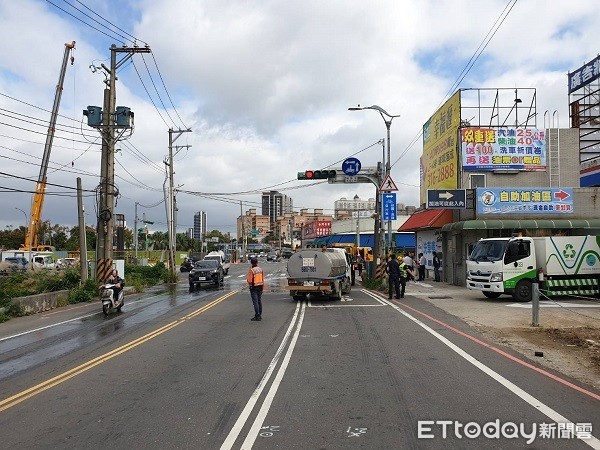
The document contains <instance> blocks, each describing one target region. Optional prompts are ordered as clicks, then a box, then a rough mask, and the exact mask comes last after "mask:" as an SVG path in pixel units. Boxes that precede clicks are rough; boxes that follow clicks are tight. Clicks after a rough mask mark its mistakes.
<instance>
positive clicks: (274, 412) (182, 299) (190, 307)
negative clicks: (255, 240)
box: [0, 262, 600, 449]
mask: <svg viewBox="0 0 600 450" xmlns="http://www.w3.org/2000/svg"><path fill="white" fill-rule="evenodd" d="M261 266H262V267H263V268H264V269H265V271H266V272H267V289H266V291H265V293H264V294H263V320H262V321H261V322H251V321H250V318H251V317H252V316H253V309H252V303H251V301H250V295H249V293H248V291H247V289H246V288H245V274H246V271H247V269H248V266H247V265H232V268H231V269H230V275H229V276H228V277H227V278H226V280H225V284H224V286H223V287H222V288H213V287H203V288H201V289H195V290H192V291H190V290H189V288H188V286H187V282H185V279H184V278H183V277H182V283H180V284H179V285H178V286H177V287H175V288H167V287H161V288H157V289H154V290H152V291H150V292H147V293H144V294H139V295H134V296H128V297H127V298H126V304H125V307H124V309H123V312H122V313H120V314H118V313H115V314H112V315H111V316H109V317H108V318H105V317H103V315H102V311H101V306H100V304H99V302H97V303H94V304H86V305H77V306H75V307H69V308H61V309H58V310H55V311H52V312H50V313H45V314H38V315H36V316H30V317H24V318H19V319H13V320H11V321H9V322H7V323H4V324H0V429H1V430H2V435H1V438H0V442H1V444H2V448H11V449H21V448H27V449H30V448H77V449H81V448H117V449H120V448H129V449H131V448H135V449H137V448H193V449H218V448H222V449H230V448H234V449H237V448H258V449H262V448H265V449H271V448H273V449H275V448H278V449H295V448H297V449H337V448H343V449H350V448H352V449H354V448H367V449H373V448H382V449H391V448H448V447H460V448H463V447H465V448H500V447H501V448H556V447H558V446H560V448H590V447H592V448H600V441H598V440H597V439H596V438H595V437H594V435H596V436H599V435H600V431H598V430H600V428H599V427H600V396H599V395H598V392H594V391H592V390H591V389H590V388H589V387H586V386H581V385H580V384H578V383H577V382H575V381H574V380H568V379H564V377H563V376H560V375H558V374H555V373H549V372H547V371H544V370H542V369H540V368H538V367H536V366H533V365H532V364H531V363H530V362H526V361H521V360H520V359H519V358H520V357H517V356H516V354H513V353H512V352H510V350H507V349H503V348H497V347H494V346H493V345H492V344H489V343H487V341H486V340H485V338H484V337H482V336H480V335H478V334H477V333H476V332H474V331H473V330H471V329H470V328H469V327H468V326H467V325H466V324H464V323H463V322H461V321H460V320H458V319H456V318H455V317H454V316H451V315H449V314H447V313H445V312H444V311H442V310H440V309H438V308H436V307H435V306H434V305H431V304H428V303H425V302H422V301H419V300H418V299H417V298H416V297H414V296H411V295H410V289H409V290H408V293H407V296H406V298H404V299H402V301H401V302H400V301H392V302H390V301H388V300H387V299H386V298H382V297H380V296H378V295H377V294H373V293H370V292H368V291H366V290H362V289H361V288H360V287H359V286H355V289H353V291H352V293H351V294H350V295H348V296H346V297H345V298H344V299H343V300H342V301H334V302H331V301H328V300H323V299H319V298H314V299H310V300H309V301H307V302H295V301H293V300H292V299H291V298H290V297H289V295H288V293H287V291H285V289H284V288H283V286H284V284H285V277H284V276H285V262H281V263H266V262H261ZM466 424H469V425H468V426H467V427H466V430H465V425H466ZM512 424H515V425H516V426H517V427H522V430H521V429H516V430H515V429H513V427H512ZM544 430H545V431H546V432H547V434H552V435H553V436H554V439H550V438H547V437H542V436H543V435H544ZM569 430H576V433H573V434H574V435H575V436H574V437H573V436H572V437H571V438H568V437H562V436H567V435H569ZM485 435H487V436H489V437H486V436H485ZM577 436H578V437H579V438H577Z"/></svg>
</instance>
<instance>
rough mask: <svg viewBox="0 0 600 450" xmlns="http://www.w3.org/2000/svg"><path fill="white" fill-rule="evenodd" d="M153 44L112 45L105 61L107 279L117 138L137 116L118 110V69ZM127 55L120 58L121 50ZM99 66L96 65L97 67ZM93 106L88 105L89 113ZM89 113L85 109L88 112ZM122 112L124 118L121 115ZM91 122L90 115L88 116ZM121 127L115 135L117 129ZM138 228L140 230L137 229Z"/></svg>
mask: <svg viewBox="0 0 600 450" xmlns="http://www.w3.org/2000/svg"><path fill="white" fill-rule="evenodd" d="M150 52H151V50H150V47H131V48H130V47H117V46H116V45H114V44H113V45H112V46H111V47H110V68H108V67H106V66H105V65H104V64H101V67H102V69H103V70H104V71H105V73H106V77H107V79H106V80H105V84H106V88H105V89H104V105H103V109H102V123H101V125H97V128H99V130H100V133H101V136H102V156H101V166H100V185H99V205H98V222H97V228H96V232H97V238H96V280H98V281H105V280H106V279H107V278H108V275H109V273H110V271H111V270H112V265H113V259H112V257H113V233H114V208H115V195H118V192H116V193H115V184H114V180H115V142H116V141H117V140H118V139H119V138H120V137H121V136H122V135H123V133H125V131H126V130H131V126H130V125H129V118H130V117H132V116H133V114H132V113H130V112H129V108H126V107H119V108H118V109H120V110H121V112H119V111H117V108H116V103H117V92H116V81H117V70H118V69H119V68H120V67H121V66H122V65H123V64H124V63H125V62H127V61H128V60H129V59H130V58H131V57H132V56H133V54H134V53H150ZM118 53H123V54H124V56H123V58H121V60H119V61H118V62H117V54H118ZM93 70H95V68H94V69H93ZM89 111H90V107H88V113H89ZM84 114H85V112H84ZM120 115H122V116H123V117H124V118H123V119H121V117H120ZM88 123H89V117H88ZM93 126H94V125H93ZM116 130H120V133H119V136H118V137H117V138H115V131H116ZM136 231H137V230H136Z"/></svg>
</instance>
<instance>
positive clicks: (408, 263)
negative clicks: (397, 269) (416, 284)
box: [403, 253, 415, 281]
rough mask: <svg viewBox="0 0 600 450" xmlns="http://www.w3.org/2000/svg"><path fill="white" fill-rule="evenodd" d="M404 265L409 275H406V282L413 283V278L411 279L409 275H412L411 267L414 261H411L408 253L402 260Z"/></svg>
mask: <svg viewBox="0 0 600 450" xmlns="http://www.w3.org/2000/svg"><path fill="white" fill-rule="evenodd" d="M403 261H404V264H406V267H407V268H408V269H409V270H410V272H409V273H407V278H406V279H407V280H412V281H415V277H413V276H412V275H411V274H412V273H413V265H414V260H413V259H412V256H411V254H410V253H407V254H406V256H405V257H404V258H403Z"/></svg>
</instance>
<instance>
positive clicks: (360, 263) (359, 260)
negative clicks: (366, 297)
mask: <svg viewBox="0 0 600 450" xmlns="http://www.w3.org/2000/svg"><path fill="white" fill-rule="evenodd" d="M364 262H365V260H364V259H363V257H362V256H360V253H359V254H358V255H356V269H357V270H358V276H359V277H362V271H363V264H364Z"/></svg>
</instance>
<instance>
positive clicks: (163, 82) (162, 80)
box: [151, 53, 189, 130]
mask: <svg viewBox="0 0 600 450" xmlns="http://www.w3.org/2000/svg"><path fill="white" fill-rule="evenodd" d="M151 55H152V59H153V60H154V65H155V66H156V71H157V72H158V76H159V77H160V81H161V82H162V85H163V88H164V89H165V92H166V93H167V97H168V98H169V101H170V102H171V106H172V107H173V110H174V111H175V114H177V117H179V120H180V121H181V124H182V125H183V128H185V129H186V130H187V129H189V128H188V127H187V126H186V125H185V123H183V119H182V118H181V116H180V115H179V112H177V108H175V104H174V103H173V100H172V99H171V96H170V95H169V91H168V90H167V86H166V85H165V80H164V79H163V76H162V74H161V73H160V69H159V68H158V63H157V62H156V58H155V57H154V53H151Z"/></svg>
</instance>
